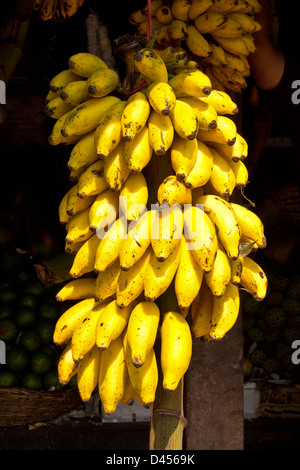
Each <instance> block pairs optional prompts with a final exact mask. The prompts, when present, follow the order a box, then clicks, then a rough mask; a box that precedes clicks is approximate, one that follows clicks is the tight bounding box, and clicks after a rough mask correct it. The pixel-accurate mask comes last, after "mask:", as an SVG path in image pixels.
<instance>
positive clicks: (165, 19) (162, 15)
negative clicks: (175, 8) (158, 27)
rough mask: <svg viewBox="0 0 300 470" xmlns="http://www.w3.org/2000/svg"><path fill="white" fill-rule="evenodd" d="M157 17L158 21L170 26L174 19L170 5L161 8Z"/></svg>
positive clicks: (157, 12)
mask: <svg viewBox="0 0 300 470" xmlns="http://www.w3.org/2000/svg"><path fill="white" fill-rule="evenodd" d="M155 16H156V18H157V19H158V21H160V22H161V23H162V24H169V23H171V21H172V20H173V18H174V17H173V13H172V10H171V7H169V6H168V5H162V6H160V7H159V8H158V9H157V10H156V12H155Z"/></svg>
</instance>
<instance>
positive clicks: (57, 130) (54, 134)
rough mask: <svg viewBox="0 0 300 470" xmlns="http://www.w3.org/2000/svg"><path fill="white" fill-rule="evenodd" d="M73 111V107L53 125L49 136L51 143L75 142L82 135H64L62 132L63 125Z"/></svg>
mask: <svg viewBox="0 0 300 470" xmlns="http://www.w3.org/2000/svg"><path fill="white" fill-rule="evenodd" d="M72 111H73V109H72V110H71V111H69V112H67V113H65V114H63V115H62V116H61V117H60V118H59V119H57V121H56V122H55V124H54V126H53V127H52V131H51V134H50V135H49V137H48V143H49V144H50V145H59V144H66V145H67V144H74V143H76V142H77V141H78V140H79V139H80V137H79V136H74V135H72V136H66V137H65V136H63V135H62V133H61V130H62V127H63V125H64V123H65V121H66V118H67V116H68V115H69V114H70V113H71V112H72Z"/></svg>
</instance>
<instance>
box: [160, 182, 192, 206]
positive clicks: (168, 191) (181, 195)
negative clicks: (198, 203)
mask: <svg viewBox="0 0 300 470" xmlns="http://www.w3.org/2000/svg"><path fill="white" fill-rule="evenodd" d="M191 196H192V195H191V191H190V189H189V188H187V187H186V186H185V185H184V184H183V183H182V182H181V181H179V180H178V179H177V177H176V175H170V176H167V177H166V178H165V179H164V180H163V181H162V183H161V184H160V185H159V187H158V190H157V200H158V202H159V204H160V205H162V204H167V205H168V206H170V207H171V206H174V205H176V204H180V205H181V206H182V205H184V204H191V202H192V199H191Z"/></svg>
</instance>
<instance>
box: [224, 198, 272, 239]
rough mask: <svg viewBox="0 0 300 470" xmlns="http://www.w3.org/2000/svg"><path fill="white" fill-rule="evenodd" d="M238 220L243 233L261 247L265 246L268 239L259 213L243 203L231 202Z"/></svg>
mask: <svg viewBox="0 0 300 470" xmlns="http://www.w3.org/2000/svg"><path fill="white" fill-rule="evenodd" d="M230 205H231V207H232V209H233V211H234V213H235V216H236V218H237V220H238V223H239V226H240V229H241V235H242V236H243V237H246V238H249V239H250V240H252V241H255V242H256V243H257V246H258V247H259V248H265V247H266V245H267V240H266V237H265V233H264V225H263V223H262V221H261V219H260V218H259V217H258V215H257V214H256V213H255V212H253V211H251V210H250V209H247V207H245V206H242V205H241V204H236V203H230Z"/></svg>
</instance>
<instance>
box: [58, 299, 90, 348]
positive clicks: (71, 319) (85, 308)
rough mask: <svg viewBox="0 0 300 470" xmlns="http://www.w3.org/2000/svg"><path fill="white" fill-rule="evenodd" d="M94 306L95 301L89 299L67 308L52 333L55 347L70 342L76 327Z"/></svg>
mask: <svg viewBox="0 0 300 470" xmlns="http://www.w3.org/2000/svg"><path fill="white" fill-rule="evenodd" d="M94 305H95V300H94V298H93V297H90V298H86V299H84V300H81V301H80V302H76V303H75V304H74V305H72V307H70V308H68V309H67V310H66V311H65V312H64V313H63V314H62V315H61V316H60V317H59V319H58V320H57V322H56V325H55V329H54V332H53V343H54V344H57V345H63V344H67V343H68V342H69V341H70V340H71V338H72V336H73V333H74V331H75V329H76V327H77V326H78V325H79V324H80V323H81V322H82V320H83V318H84V317H85V315H86V314H87V313H88V312H89V311H90V310H91V309H92V308H93V307H94Z"/></svg>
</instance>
